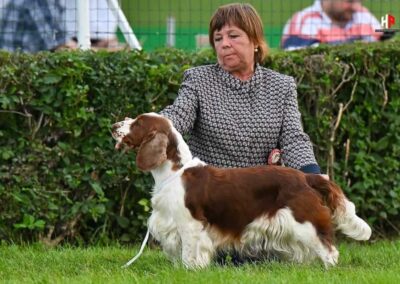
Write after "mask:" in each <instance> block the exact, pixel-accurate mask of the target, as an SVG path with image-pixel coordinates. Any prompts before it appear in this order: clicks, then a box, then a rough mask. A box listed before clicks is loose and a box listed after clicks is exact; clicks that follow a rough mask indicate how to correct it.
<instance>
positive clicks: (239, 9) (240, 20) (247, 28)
mask: <svg viewBox="0 0 400 284" xmlns="http://www.w3.org/2000/svg"><path fill="white" fill-rule="evenodd" d="M227 24H229V25H235V26H237V27H238V28H240V29H242V30H243V31H244V32H245V33H246V34H247V36H248V37H249V39H250V40H251V41H252V42H253V43H254V45H256V46H257V47H258V51H257V52H255V54H254V58H255V61H256V62H257V63H262V62H263V61H264V59H265V57H266V56H267V54H268V46H267V43H266V42H265V39H264V29H263V24H262V21H261V18H260V16H259V15H258V13H257V11H256V10H255V9H254V7H253V6H251V5H250V4H247V3H233V4H228V5H223V6H221V7H219V8H218V9H217V11H215V13H214V15H213V16H212V17H211V20H210V26H209V30H208V37H209V41H210V45H211V46H212V47H213V48H214V50H215V45H214V32H215V31H219V30H221V29H222V27H223V26H225V25H227Z"/></svg>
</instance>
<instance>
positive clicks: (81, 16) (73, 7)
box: [66, 0, 142, 50]
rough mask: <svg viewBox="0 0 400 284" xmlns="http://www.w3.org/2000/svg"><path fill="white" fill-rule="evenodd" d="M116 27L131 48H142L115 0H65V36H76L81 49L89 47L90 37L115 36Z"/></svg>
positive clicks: (104, 37)
mask: <svg viewBox="0 0 400 284" xmlns="http://www.w3.org/2000/svg"><path fill="white" fill-rule="evenodd" d="M117 27H119V28H120V30H121V31H122V33H123V35H124V37H125V40H126V42H127V43H128V45H129V46H130V47H131V48H133V49H138V50H141V49H142V47H141V45H140V43H139V41H138V40H137V38H136V36H135V34H134V33H133V31H132V28H131V26H130V25H129V23H128V21H127V19H126V17H125V15H124V13H123V12H122V10H121V7H120V6H119V4H118V2H117V0H75V1H73V0H72V1H71V0H69V1H66V28H67V36H68V37H69V38H71V37H75V36H77V38H78V44H79V47H80V48H81V49H89V48H90V39H91V38H92V39H110V38H113V37H115V32H116V30H117Z"/></svg>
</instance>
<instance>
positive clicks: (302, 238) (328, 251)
mask: <svg viewBox="0 0 400 284" xmlns="http://www.w3.org/2000/svg"><path fill="white" fill-rule="evenodd" d="M293 233H294V238H295V241H297V242H298V243H300V244H301V245H300V250H301V251H300V252H297V251H296V248H295V249H294V254H295V255H300V257H298V258H299V259H300V261H302V257H303V260H304V261H307V260H308V259H310V260H311V259H312V258H313V256H317V257H318V258H319V259H321V260H322V262H323V263H324V265H325V267H326V268H328V267H330V266H334V265H336V264H337V262H338V258H339V252H338V251H337V249H336V248H335V246H333V245H332V243H331V241H330V237H329V238H325V237H324V236H323V235H321V232H317V230H316V228H315V227H314V225H312V224H311V223H310V222H304V223H298V222H296V225H295V227H294V228H293ZM328 239H329V240H328ZM304 252H305V255H301V254H302V253H304ZM307 258H308V259H307Z"/></svg>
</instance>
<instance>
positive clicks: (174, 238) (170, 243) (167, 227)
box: [149, 210, 182, 262]
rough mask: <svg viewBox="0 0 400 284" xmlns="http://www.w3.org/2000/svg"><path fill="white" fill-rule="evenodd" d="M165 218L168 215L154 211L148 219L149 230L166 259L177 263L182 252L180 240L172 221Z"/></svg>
mask: <svg viewBox="0 0 400 284" xmlns="http://www.w3.org/2000/svg"><path fill="white" fill-rule="evenodd" d="M167 216H168V214H162V213H160V212H159V211H157V210H154V211H153V212H152V214H151V216H150V219H149V229H150V233H151V235H152V236H153V237H154V238H155V239H156V240H157V241H159V242H160V245H161V247H162V249H163V251H164V252H165V254H166V255H167V256H168V258H169V259H170V260H172V261H173V262H177V261H180V258H181V252H182V245H181V238H180V236H179V232H178V228H177V226H176V224H175V222H174V220H173V219H172V218H168V217H167Z"/></svg>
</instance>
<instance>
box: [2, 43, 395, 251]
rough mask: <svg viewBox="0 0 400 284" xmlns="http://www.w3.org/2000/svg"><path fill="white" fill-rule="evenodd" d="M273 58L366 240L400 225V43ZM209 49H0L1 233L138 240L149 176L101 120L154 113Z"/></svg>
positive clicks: (52, 241) (209, 58)
mask: <svg viewBox="0 0 400 284" xmlns="http://www.w3.org/2000/svg"><path fill="white" fill-rule="evenodd" d="M396 45H397V46H398V44H396V43H395V42H394V43H386V44H384V45H380V44H371V45H361V44H360V45H350V46H346V47H336V48H335V47H334V48H332V47H320V48H316V49H309V50H304V51H299V52H291V53H283V52H281V53H275V54H273V55H272V56H271V57H270V59H269V61H268V62H267V63H266V66H268V67H271V68H273V69H275V70H278V71H280V72H282V73H286V74H289V75H292V76H294V77H295V78H296V79H297V81H298V92H299V102H300V106H301V110H302V113H303V121H304V126H305V129H306V131H307V132H308V133H309V135H310V136H311V139H312V141H313V142H314V143H315V151H316V154H317V158H318V161H319V162H320V164H321V166H322V168H323V169H327V170H328V171H329V173H330V175H331V176H332V177H333V178H334V179H335V180H336V181H337V182H339V183H340V184H341V185H342V186H343V188H344V190H345V192H346V193H347V194H348V195H349V197H350V198H351V199H352V200H353V201H354V202H355V203H356V205H357V208H358V211H359V212H360V214H361V215H362V216H363V217H365V218H366V219H367V220H368V221H369V222H370V224H372V225H373V226H374V228H375V232H376V236H379V235H384V234H390V233H393V232H398V230H399V227H400V218H399V217H400V216H399V209H400V201H399V195H400V185H399V182H400V174H399V172H398V168H399V160H398V157H399V154H400V143H399V142H400V134H399V133H398V131H396V130H398V129H400V128H399V127H400V117H399V116H398V114H399V106H400V98H399V95H398V92H399V88H400V87H399V86H400V80H399V71H400V64H398V63H397V62H398V60H396V59H397V58H400V48H398V47H396ZM214 61H215V57H214V55H213V54H212V52H210V51H202V52H199V53H197V54H194V53H185V52H183V51H179V50H166V49H165V50H158V51H155V52H152V53H145V52H140V53H137V52H118V53H102V52H98V53H93V52H60V53H39V54H36V55H29V54H21V53H14V54H10V53H0V106H1V109H0V215H1V218H0V239H2V240H5V241H6V242H8V241H10V242H11V241H13V242H25V241H37V240H40V241H42V242H44V243H47V244H49V245H56V244H58V243H60V242H62V241H67V242H71V243H82V244H86V243H99V242H100V243H107V242H110V241H114V240H118V241H128V242H130V241H138V240H140V239H141V238H142V234H143V231H144V228H145V224H146V220H147V217H148V215H149V211H150V207H149V191H150V189H151V186H152V179H151V177H150V176H149V175H148V174H143V173H141V172H139V171H138V170H137V168H136V167H135V162H134V154H133V153H131V154H129V155H128V154H126V153H122V152H118V151H115V150H114V141H113V140H112V138H111V135H110V125H111V124H112V123H113V122H115V121H118V120H121V119H123V118H124V117H125V116H130V117H134V116H136V115H137V114H140V113H143V112H148V111H158V110H160V109H162V108H163V107H164V106H166V105H168V104H170V103H171V102H172V101H173V99H174V98H175V96H176V93H177V90H178V88H179V84H180V82H181V78H182V74H183V72H184V70H186V69H187V68H189V67H191V66H197V65H201V64H206V63H212V62H214Z"/></svg>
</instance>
